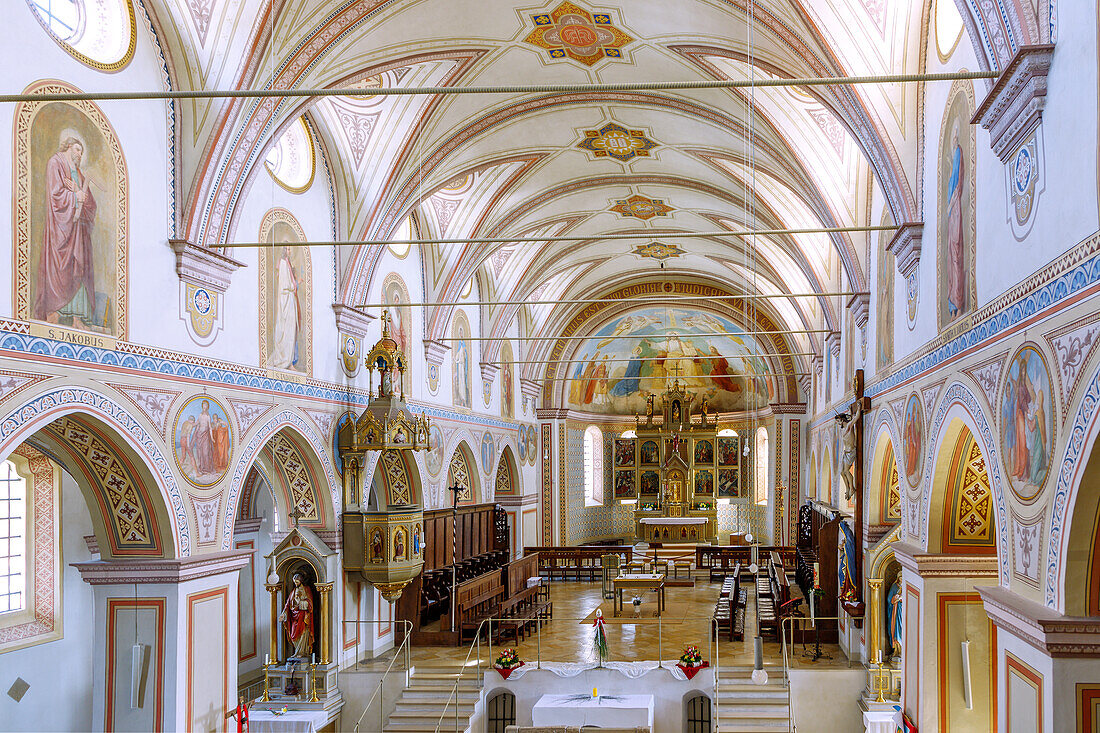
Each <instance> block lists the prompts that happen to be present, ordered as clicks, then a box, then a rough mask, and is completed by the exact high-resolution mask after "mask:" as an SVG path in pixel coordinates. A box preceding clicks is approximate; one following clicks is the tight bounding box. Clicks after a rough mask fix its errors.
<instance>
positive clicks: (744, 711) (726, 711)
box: [718, 705, 791, 720]
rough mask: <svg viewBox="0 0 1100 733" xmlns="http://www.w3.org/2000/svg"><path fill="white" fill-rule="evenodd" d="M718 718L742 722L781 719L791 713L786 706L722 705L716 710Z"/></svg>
mask: <svg viewBox="0 0 1100 733" xmlns="http://www.w3.org/2000/svg"><path fill="white" fill-rule="evenodd" d="M718 712H719V717H721V718H730V719H738V720H744V719H746V718H782V719H783V720H786V719H787V718H789V717H790V714H791V711H790V710H789V709H788V708H787V706H786V705H722V706H720V707H719V709H718Z"/></svg>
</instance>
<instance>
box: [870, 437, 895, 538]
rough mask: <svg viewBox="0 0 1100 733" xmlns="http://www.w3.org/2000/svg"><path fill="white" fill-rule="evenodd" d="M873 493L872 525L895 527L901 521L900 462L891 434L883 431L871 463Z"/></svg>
mask: <svg viewBox="0 0 1100 733" xmlns="http://www.w3.org/2000/svg"><path fill="white" fill-rule="evenodd" d="M870 477H871V481H873V482H874V483H872V484H871V489H872V491H871V492H870V493H869V498H870V500H871V506H870V507H869V508H870V513H869V516H870V520H871V523H872V524H878V525H882V526H885V525H894V524H897V523H898V522H900V521H901V483H900V481H899V478H898V462H897V457H896V456H895V455H894V444H893V443H892V442H891V441H890V433H889V431H887V430H886V429H883V430H882V431H881V432H880V433H879V436H878V440H877V441H876V442H875V452H874V456H873V459H872V463H871V473H870Z"/></svg>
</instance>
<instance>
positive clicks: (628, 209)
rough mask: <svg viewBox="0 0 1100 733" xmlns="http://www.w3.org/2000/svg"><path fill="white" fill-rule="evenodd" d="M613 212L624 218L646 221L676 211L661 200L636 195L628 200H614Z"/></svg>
mask: <svg viewBox="0 0 1100 733" xmlns="http://www.w3.org/2000/svg"><path fill="white" fill-rule="evenodd" d="M613 203H614V204H615V205H614V206H612V207H611V209H610V210H611V211H614V212H617V213H619V214H622V215H623V216H633V217H634V218H635V219H641V220H642V221H646V220H648V219H652V218H653V217H655V216H668V214H669V212H670V211H674V209H673V208H672V207H671V206H669V205H668V204H666V203H665V202H664V201H662V200H661V199H651V198H647V197H645V196H639V195H638V194H634V195H633V196H631V197H630V198H626V199H614V201H613Z"/></svg>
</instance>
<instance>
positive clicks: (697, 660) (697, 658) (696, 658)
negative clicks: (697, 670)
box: [680, 646, 703, 667]
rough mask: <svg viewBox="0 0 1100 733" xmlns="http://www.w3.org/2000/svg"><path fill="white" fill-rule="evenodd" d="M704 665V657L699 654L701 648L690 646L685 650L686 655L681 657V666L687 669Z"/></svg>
mask: <svg viewBox="0 0 1100 733" xmlns="http://www.w3.org/2000/svg"><path fill="white" fill-rule="evenodd" d="M702 663H703V655H702V654H700V653H699V647H697V646H689V647H685V648H684V653H683V654H681V655H680V664H682V665H684V666H685V667H698V666H699V665H700V664H702Z"/></svg>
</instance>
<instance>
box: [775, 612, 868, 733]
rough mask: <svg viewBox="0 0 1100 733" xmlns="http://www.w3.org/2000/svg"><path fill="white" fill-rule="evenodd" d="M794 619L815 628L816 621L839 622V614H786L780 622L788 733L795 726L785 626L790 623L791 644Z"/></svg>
mask: <svg viewBox="0 0 1100 733" xmlns="http://www.w3.org/2000/svg"><path fill="white" fill-rule="evenodd" d="M796 621H798V622H800V623H805V624H809V626H810V628H816V626H817V622H819V621H837V622H839V621H840V617H839V616H814V617H813V618H811V617H809V616H787V617H786V618H784V619H783V620H782V621H781V622H780V626H779V635H780V637H781V639H782V642H783V683H784V684H785V685H786V686H787V731H788V733H792V732H793V731H794V730H795V726H794V708H793V707H792V705H791V669H790V659H789V655H788V652H787V628H788V626H787V624H788V623H790V629H791V644H792V646H793V645H794V622H796ZM803 631H805V628H803ZM837 631H838V633H839V628H838V630H837ZM803 644H805V640H803ZM848 666H849V667H851V666H852V656H851V654H850V653H849V654H848Z"/></svg>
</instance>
